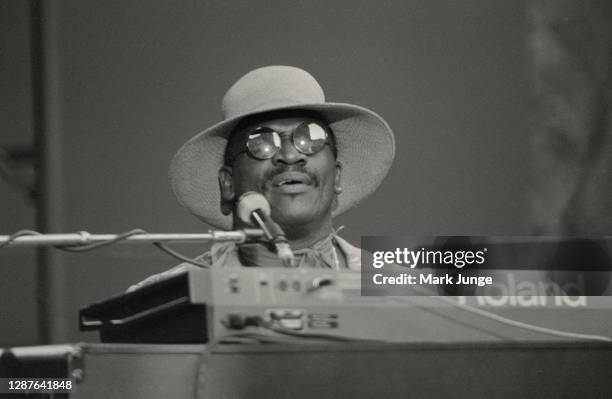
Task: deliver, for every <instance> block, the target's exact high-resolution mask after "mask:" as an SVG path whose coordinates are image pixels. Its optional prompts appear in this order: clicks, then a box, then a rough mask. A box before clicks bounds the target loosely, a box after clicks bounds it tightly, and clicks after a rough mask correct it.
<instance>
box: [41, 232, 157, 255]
mask: <svg viewBox="0 0 612 399" xmlns="http://www.w3.org/2000/svg"><path fill="white" fill-rule="evenodd" d="M138 234H147V232H146V231H144V230H143V229H134V230H130V231H126V232H125V233H121V234H119V235H117V237H115V238H113V239H112V240H107V241H101V242H96V243H93V244H82V245H54V246H53V247H54V248H57V249H59V250H61V251H66V252H86V251H91V250H94V249H98V248H102V247H106V246H108V245H111V244H114V243H116V242H119V241H122V240H125V239H126V238H129V237H132V236H135V235H138Z"/></svg>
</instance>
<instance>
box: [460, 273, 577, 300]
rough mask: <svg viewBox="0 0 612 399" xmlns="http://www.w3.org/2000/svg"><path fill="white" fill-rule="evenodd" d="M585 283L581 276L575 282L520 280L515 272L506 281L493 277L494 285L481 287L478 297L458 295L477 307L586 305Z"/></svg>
mask: <svg viewBox="0 0 612 399" xmlns="http://www.w3.org/2000/svg"><path fill="white" fill-rule="evenodd" d="M585 288H586V284H585V281H584V277H583V276H582V275H578V276H577V278H576V280H575V281H570V282H565V283H563V284H558V283H555V282H552V281H546V282H544V281H537V282H534V281H519V282H517V281H516V279H515V277H514V275H512V274H508V275H507V278H506V279H505V280H501V279H500V280H496V281H495V282H494V283H493V284H491V285H489V286H486V287H483V290H482V291H480V292H481V293H482V295H479V296H473V297H468V296H458V297H457V301H458V302H459V303H461V304H468V305H477V306H492V307H496V306H500V307H501V306H516V307H525V308H531V307H544V306H558V307H569V308H579V307H585V306H587V297H586V296H584V295H580V294H584V293H585V292H586V291H585Z"/></svg>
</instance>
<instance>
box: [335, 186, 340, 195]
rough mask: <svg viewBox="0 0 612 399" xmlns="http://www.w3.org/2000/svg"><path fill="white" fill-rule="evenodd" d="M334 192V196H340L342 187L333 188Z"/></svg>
mask: <svg viewBox="0 0 612 399" xmlns="http://www.w3.org/2000/svg"><path fill="white" fill-rule="evenodd" d="M334 192H335V193H336V194H340V193H342V187H334Z"/></svg>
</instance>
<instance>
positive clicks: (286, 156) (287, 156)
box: [273, 135, 306, 165]
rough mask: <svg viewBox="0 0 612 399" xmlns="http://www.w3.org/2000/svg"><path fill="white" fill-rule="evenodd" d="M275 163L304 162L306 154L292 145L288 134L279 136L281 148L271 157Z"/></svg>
mask: <svg viewBox="0 0 612 399" xmlns="http://www.w3.org/2000/svg"><path fill="white" fill-rule="evenodd" d="M273 161H274V162H275V163H283V164H287V165H293V164H296V163H302V164H303V163H306V154H302V153H301V152H299V151H298V150H297V148H295V146H294V145H293V138H292V137H291V136H290V135H287V136H284V137H282V138H281V148H280V150H278V152H277V153H276V155H275V156H274V158H273Z"/></svg>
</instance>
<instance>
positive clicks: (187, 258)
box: [153, 242, 210, 269]
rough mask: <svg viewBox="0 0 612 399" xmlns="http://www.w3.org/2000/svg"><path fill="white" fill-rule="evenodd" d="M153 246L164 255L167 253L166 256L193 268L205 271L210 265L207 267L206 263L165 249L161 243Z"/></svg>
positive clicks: (170, 249)
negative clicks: (196, 267) (193, 266)
mask: <svg viewBox="0 0 612 399" xmlns="http://www.w3.org/2000/svg"><path fill="white" fill-rule="evenodd" d="M153 245H155V246H156V247H157V248H159V249H160V250H162V251H164V252H165V253H167V254H168V255H170V256H172V257H174V258H176V259H178V260H182V261H183V262H187V263H190V264H192V265H195V266H199V267H202V268H205V269H208V268H209V267H210V265H207V264H206V263H202V262H198V261H197V260H195V259H192V258H190V257H188V256H185V255H183V254H181V253H180V252H177V251H175V250H173V249H172V248H169V247H167V246H166V245H164V244H162V243H161V242H154V243H153Z"/></svg>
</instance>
